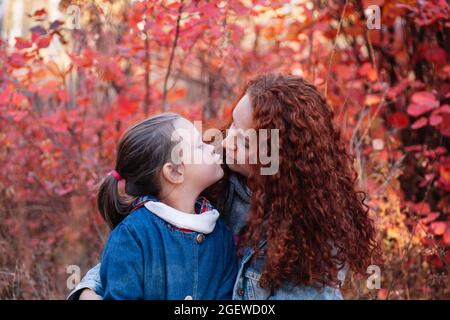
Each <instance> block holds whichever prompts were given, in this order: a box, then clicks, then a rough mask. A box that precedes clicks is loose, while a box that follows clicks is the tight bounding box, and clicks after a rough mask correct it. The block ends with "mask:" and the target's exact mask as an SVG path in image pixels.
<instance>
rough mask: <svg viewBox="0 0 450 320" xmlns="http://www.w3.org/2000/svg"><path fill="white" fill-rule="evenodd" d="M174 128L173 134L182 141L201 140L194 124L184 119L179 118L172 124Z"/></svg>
mask: <svg viewBox="0 0 450 320" xmlns="http://www.w3.org/2000/svg"><path fill="white" fill-rule="evenodd" d="M174 127H175V134H176V135H177V136H178V137H181V138H183V140H185V141H191V142H195V141H198V140H199V139H200V138H201V136H200V133H199V131H198V129H197V128H196V127H195V126H194V124H193V123H192V122H191V121H189V120H187V119H185V118H180V119H178V120H176V121H175V123H174Z"/></svg>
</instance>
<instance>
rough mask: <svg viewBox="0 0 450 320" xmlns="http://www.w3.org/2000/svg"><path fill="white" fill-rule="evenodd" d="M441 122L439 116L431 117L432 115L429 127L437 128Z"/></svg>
mask: <svg viewBox="0 0 450 320" xmlns="http://www.w3.org/2000/svg"><path fill="white" fill-rule="evenodd" d="M441 122H442V117H441V116H438V115H433V114H432V115H431V116H430V125H432V126H437V125H438V124H439V123H441Z"/></svg>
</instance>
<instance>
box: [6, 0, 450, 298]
mask: <svg viewBox="0 0 450 320" xmlns="http://www.w3.org/2000/svg"><path fill="white" fill-rule="evenodd" d="M449 29H450V20H449V5H448V3H447V1H445V0H431V1H424V0H417V1H415V0H399V1H391V0H365V1H362V0H352V1H351V0H335V1H322V0H315V1H306V0H289V1H288V0H276V1H264V0H240V1H239V0H232V1H217V0H209V1H206V0H185V1H169V0H155V1H131V0H130V1H126V0H116V1H107V0H103V1H102V0H98V1H83V0H78V1H69V0H61V1H60V0H48V1H31V0H10V1H8V0H3V1H2V0H0V35H1V38H0V66H1V68H0V161H1V164H2V170H0V299H63V298H65V296H66V295H67V293H68V292H69V291H70V290H69V289H70V288H71V287H72V286H73V285H74V284H75V283H76V282H77V280H78V279H79V277H80V276H82V275H84V273H85V272H86V271H87V270H88V269H89V268H90V267H91V266H93V265H94V264H96V263H97V261H98V260H99V257H100V254H101V250H102V247H103V244H104V241H105V239H106V237H107V235H108V229H107V227H106V225H105V224H104V223H103V221H102V220H101V218H100V215H99V214H98V212H97V209H96V206H95V193H96V186H97V184H98V183H99V182H100V180H101V179H102V178H103V177H104V176H105V175H106V173H107V172H108V171H109V170H110V169H111V168H112V166H113V165H114V159H115V147H116V143H117V141H118V138H119V137H120V135H121V133H122V132H123V130H124V129H125V128H126V127H127V126H129V125H130V124H131V123H134V122H136V121H137V120H140V119H143V118H144V117H146V116H149V115H152V114H155V113H159V112H162V111H168V110H171V111H175V112H179V113H181V114H182V115H184V116H185V117H187V118H189V119H191V120H203V121H205V122H206V123H208V124H209V125H211V126H220V125H222V124H223V123H224V122H225V121H226V120H228V119H229V118H230V115H231V110H232V107H233V105H234V103H235V101H236V98H237V97H238V95H239V93H240V91H241V90H242V88H243V85H244V84H245V83H246V81H248V80H249V79H251V78H252V77H254V76H256V75H258V74H261V73H265V72H283V73H292V74H295V75H299V76H302V77H304V78H305V79H307V80H308V81H310V82H312V83H314V84H315V85H316V86H317V87H318V88H319V89H320V91H321V92H323V94H324V96H325V97H326V98H327V100H328V103H329V104H330V106H332V107H333V108H334V110H335V114H336V119H335V121H336V125H337V126H338V127H340V128H341V130H342V132H343V134H344V136H345V138H346V139H347V141H348V146H349V150H350V151H351V152H352V153H353V154H354V155H355V167H356V168H357V170H358V172H359V185H360V188H361V189H363V190H365V191H366V192H367V196H368V198H367V202H368V203H369V204H370V207H371V215H372V216H373V217H374V219H375V221H376V224H377V228H378V230H379V240H380V242H381V243H382V246H383V254H384V260H385V263H384V265H382V266H380V272H381V273H380V276H381V278H380V280H381V282H380V286H379V287H378V288H376V287H375V288H374V287H373V286H372V287H371V286H368V285H367V278H368V277H369V276H371V272H369V273H368V274H367V275H362V276H361V275H359V276H358V275H353V274H349V275H348V278H347V280H346V283H345V286H344V288H343V291H344V295H345V297H346V298H347V299H449V298H450V281H449V277H448V272H449V263H450V252H449V251H448V249H449V247H450V205H449V199H450V197H449V195H450V156H449V153H448V152H449V146H450V63H449V54H450V32H449Z"/></svg>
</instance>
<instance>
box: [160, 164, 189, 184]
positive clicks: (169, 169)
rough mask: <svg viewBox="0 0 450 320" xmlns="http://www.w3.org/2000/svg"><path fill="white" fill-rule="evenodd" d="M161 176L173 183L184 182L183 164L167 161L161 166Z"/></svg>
mask: <svg viewBox="0 0 450 320" xmlns="http://www.w3.org/2000/svg"><path fill="white" fill-rule="evenodd" d="M161 172H162V176H163V178H164V179H165V180H167V181H168V182H170V183H173V184H180V183H183V182H184V166H183V165H182V164H174V163H171V162H167V163H165V164H164V165H163V167H162V170H161Z"/></svg>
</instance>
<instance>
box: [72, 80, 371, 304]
mask: <svg viewBox="0 0 450 320" xmlns="http://www.w3.org/2000/svg"><path fill="white" fill-rule="evenodd" d="M230 129H232V130H229V131H228V134H227V136H226V138H225V140H224V141H223V146H224V148H225V151H226V156H227V165H228V167H229V169H230V170H231V172H230V174H229V175H228V177H227V178H226V180H224V181H222V186H223V187H224V190H225V191H224V192H219V193H217V192H216V195H217V196H216V197H215V199H212V200H213V202H215V204H216V205H217V206H218V207H219V209H222V210H219V211H220V212H222V214H223V215H224V217H225V219H226V221H227V222H228V225H229V226H230V227H231V229H232V231H233V234H234V235H235V236H236V237H237V239H239V241H238V244H239V248H240V250H239V254H240V268H239V271H238V276H237V279H236V282H235V285H234V290H233V299H236V300H252V299H258V300H264V299H342V295H341V292H340V289H339V288H340V285H341V283H342V282H343V280H344V277H345V273H346V271H347V270H348V269H350V270H353V271H355V272H357V273H365V272H366V269H367V266H369V265H370V264H371V261H372V258H374V257H376V256H378V254H379V250H378V247H377V245H376V242H375V229H374V226H373V222H372V220H371V219H370V218H369V216H368V211H369V210H368V207H367V206H366V205H365V204H364V198H365V194H364V192H362V191H355V181H356V172H355V170H354V169H353V166H352V165H353V163H352V157H351V156H349V154H348V153H347V149H346V146H345V143H344V141H343V139H342V138H341V135H340V132H339V131H338V130H337V129H336V128H335V127H334V125H333V110H332V109H331V108H330V107H329V106H328V105H327V103H326V101H325V99H324V98H323V97H322V96H321V95H320V93H319V92H318V90H317V89H316V88H315V87H314V86H313V85H312V84H310V83H308V82H306V81H305V80H303V79H302V78H300V77H296V76H291V75H280V74H269V75H263V76H259V77H257V78H256V79H254V80H252V81H250V82H249V84H248V85H247V87H246V89H245V90H244V93H243V95H242V97H241V99H240V100H239V102H238V104H237V105H236V107H235V109H234V110H233V122H232V124H231V128H230ZM248 129H256V130H259V129H266V130H269V129H279V160H278V171H277V172H276V173H275V174H272V175H263V174H261V169H262V168H263V165H262V164H261V163H256V164H251V163H250V161H246V163H244V164H236V163H234V162H235V161H234V160H235V159H236V157H237V155H238V154H239V153H240V152H245V154H246V159H247V160H248V159H249V158H250V157H251V156H252V152H254V151H253V150H255V149H256V148H255V146H254V145H253V144H251V143H255V142H254V141H252V140H246V137H245V135H243V134H242V132H243V131H246V130H248ZM273 152H275V150H274V151H273ZM360 196H362V197H360ZM210 198H211V197H210ZM214 200H216V201H214ZM98 286H99V280H98V266H96V267H94V268H93V269H91V270H90V271H89V272H88V274H87V275H86V276H85V278H83V280H82V281H81V282H80V284H79V285H78V287H77V288H76V289H75V290H74V291H73V292H72V293H71V295H70V296H69V298H71V299H74V298H75V299H76V298H78V297H79V296H80V294H81V297H80V298H81V299H84V298H85V299H91V298H95V297H96V295H95V294H94V292H93V291H99V292H101V291H100V290H98V289H99V287H98Z"/></svg>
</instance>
